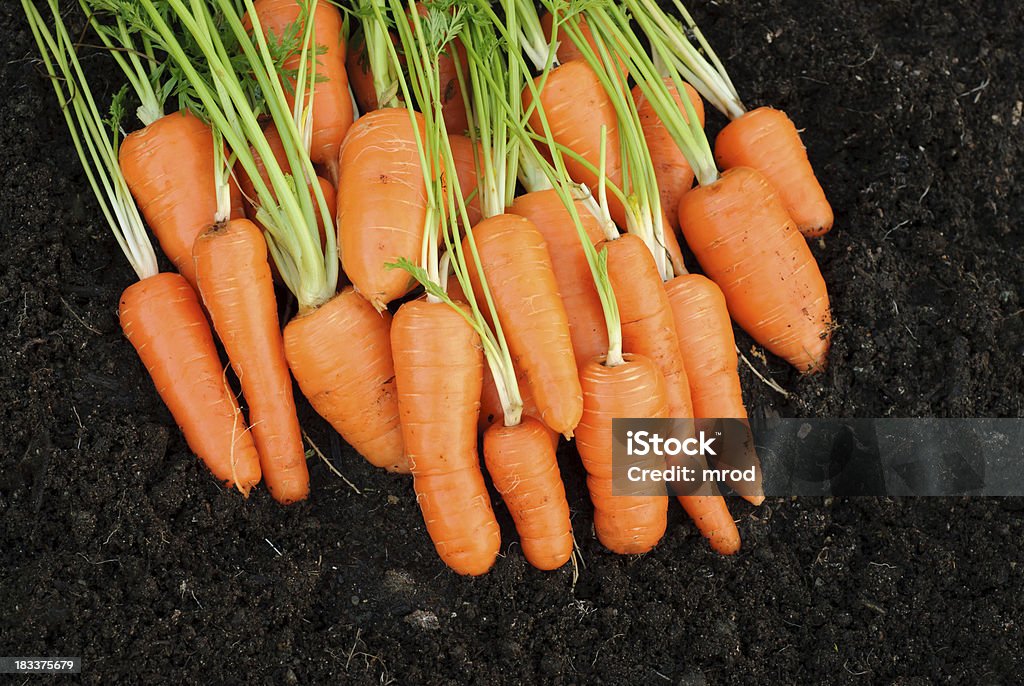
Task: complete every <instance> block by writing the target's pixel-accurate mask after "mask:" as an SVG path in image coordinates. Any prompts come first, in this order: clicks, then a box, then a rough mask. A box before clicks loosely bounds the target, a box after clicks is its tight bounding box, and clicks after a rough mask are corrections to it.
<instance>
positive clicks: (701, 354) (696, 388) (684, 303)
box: [665, 274, 764, 505]
mask: <svg viewBox="0 0 1024 686" xmlns="http://www.w3.org/2000/svg"><path fill="white" fill-rule="evenodd" d="M665 292H666V293H667V294H668V299H669V302H670V303H671V305H672V316H673V319H675V323H676V335H677V336H678V337H679V350H680V352H681V353H682V355H683V364H684V366H685V367H686V372H687V377H688V378H689V381H690V397H691V398H692V399H693V414H694V417H697V418H698V419H701V418H707V419H723V418H732V419H739V420H746V418H747V410H746V407H744V405H743V394H742V391H741V389H740V378H739V374H738V373H737V371H736V365H737V358H736V340H735V338H734V337H733V333H732V322H731V321H730V319H729V311H728V309H727V307H726V304H725V296H724V295H722V290H721V289H720V288H719V287H718V286H716V285H715V283H714V282H713V281H711V280H710V279H708V278H707V277H705V276H701V275H700V274H682V275H680V276H677V277H676V278H674V279H672V280H671V281H669V282H668V283H666V284H665ZM748 450H749V452H748V454H747V458H748V459H749V460H750V461H751V462H753V461H754V460H756V459H757V453H756V450H755V448H754V446H753V445H748ZM730 485H732V486H733V487H734V488H735V489H737V490H738V491H739V493H740V494H741V495H742V496H743V497H744V498H745V499H746V500H747V501H749V502H750V503H752V504H753V505H760V504H761V503H762V502H763V501H764V495H763V491H762V489H761V485H760V483H759V482H758V483H756V484H747V483H742V482H736V483H732V484H730Z"/></svg>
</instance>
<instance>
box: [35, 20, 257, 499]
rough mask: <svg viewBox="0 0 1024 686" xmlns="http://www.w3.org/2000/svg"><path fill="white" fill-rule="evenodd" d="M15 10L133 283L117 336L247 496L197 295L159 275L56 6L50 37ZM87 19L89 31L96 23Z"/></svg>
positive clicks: (251, 481) (245, 437)
mask: <svg viewBox="0 0 1024 686" xmlns="http://www.w3.org/2000/svg"><path fill="white" fill-rule="evenodd" d="M22 8H23V10H24V11H25V14H26V17H27V19H28V23H29V27H30V29H31V31H32V34H33V37H34V38H35V40H36V44H37V46H38V48H39V52H40V54H41V56H42V61H43V64H44V65H45V68H46V71H47V72H48V74H49V76H50V83H51V84H52V85H53V89H54V92H55V94H56V96H57V101H58V104H59V105H60V110H61V112H62V113H63V115H64V119H65V122H66V124H67V127H68V132H69V133H70V134H71V139H72V142H73V143H74V146H75V150H76V152H77V153H78V156H79V159H80V161H81V163H82V167H83V168H84V170H85V173H86V178H87V179H88V181H89V185H90V186H91V187H92V190H93V193H94V194H95V196H96V200H97V202H98V204H99V205H100V209H101V210H102V212H103V215H104V217H105V219H106V220H107V223H108V225H109V227H110V229H111V232H112V233H113V234H114V236H115V238H116V239H117V242H118V245H119V246H120V247H121V250H122V252H123V253H124V255H125V257H126V258H127V259H128V262H129V263H130V264H131V266H132V268H133V269H134V271H135V273H136V275H137V276H138V278H139V281H138V282H136V283H134V284H132V285H131V286H129V287H128V288H126V289H125V290H124V292H123V293H122V295H121V301H120V307H119V308H118V309H119V317H120V323H121V328H122V330H123V331H124V334H125V337H126V338H127V339H128V341H129V342H130V343H131V344H132V346H133V347H134V348H135V350H136V352H137V353H138V355H139V358H140V359H141V360H142V363H143V365H144V366H145V367H146V370H147V371H148V372H149V375H150V377H151V378H152V379H153V383H154V385H155V386H156V388H157V392H158V393H159V394H160V397H161V399H162V400H163V401H164V403H165V404H166V405H167V408H168V409H169V410H170V412H171V415H172V416H173V417H174V420H175V422H176V423H177V424H178V426H179V427H180V428H181V431H182V433H183V434H184V435H185V440H186V441H187V442H188V445H189V448H190V449H191V450H192V451H193V452H194V453H195V454H196V455H197V456H198V457H199V459H200V460H202V461H203V463H204V464H205V465H206V466H207V467H208V468H209V469H210V471H211V472H212V473H213V474H214V476H215V477H216V478H217V479H218V480H219V481H221V482H222V483H225V484H227V485H228V486H229V487H230V486H234V487H236V488H237V489H238V490H239V491H240V492H241V493H242V494H243V495H246V496H247V495H248V494H249V491H250V490H251V489H252V487H253V486H255V485H256V484H257V483H258V482H259V480H260V465H259V456H258V455H257V453H256V448H255V446H254V444H253V441H252V436H251V435H250V434H249V433H248V431H247V430H246V421H245V417H244V416H243V414H242V412H241V410H240V409H239V407H238V404H237V403H236V402H235V398H234V396H233V394H232V393H231V391H230V388H229V387H228V385H227V383H226V380H225V378H224V374H223V370H222V367H221V364H220V359H219V358H218V356H217V349H216V346H215V344H214V342H213V336H212V334H211V333H210V326H209V324H208V323H207V321H206V316H205V315H204V314H203V311H202V308H200V306H199V301H198V299H197V298H196V294H195V291H194V290H193V289H192V287H191V286H190V285H189V284H188V282H187V281H186V280H185V278H184V277H182V276H180V275H178V274H160V273H158V268H157V261H156V254H155V253H154V251H153V246H152V243H151V242H150V240H149V237H148V235H147V234H146V228H145V226H144V224H143V221H142V217H141V216H140V214H139V210H138V208H137V207H136V205H135V203H134V202H133V201H132V196H131V192H130V190H129V188H128V184H127V181H126V180H125V178H124V174H123V172H122V171H121V169H120V166H119V165H118V161H117V147H118V137H119V134H118V129H117V127H116V126H113V127H111V128H112V131H109V132H108V131H107V130H106V127H107V122H106V121H105V119H104V117H103V116H102V115H101V114H100V111H99V109H98V108H97V106H96V103H95V100H94V99H93V96H92V92H91V90H90V88H89V84H88V82H87V81H86V79H85V76H84V74H83V71H82V69H81V65H80V63H79V61H78V56H77V55H76V53H75V44H76V43H75V42H74V40H73V39H72V38H71V35H70V34H69V32H68V29H67V27H66V26H65V24H64V22H63V20H62V18H61V15H60V13H59V12H58V8H57V6H56V5H55V4H54V5H51V6H50V10H51V12H52V16H53V21H54V31H53V32H51V31H50V30H49V29H48V28H47V27H46V24H45V22H44V21H43V18H42V15H41V14H40V13H39V11H38V9H37V8H36V7H35V5H34V3H32V2H29V1H28V0H24V1H23V2H22ZM92 21H93V24H94V26H95V25H96V22H97V20H96V19H93V20H92ZM115 120H116V117H115ZM211 169H212V165H211Z"/></svg>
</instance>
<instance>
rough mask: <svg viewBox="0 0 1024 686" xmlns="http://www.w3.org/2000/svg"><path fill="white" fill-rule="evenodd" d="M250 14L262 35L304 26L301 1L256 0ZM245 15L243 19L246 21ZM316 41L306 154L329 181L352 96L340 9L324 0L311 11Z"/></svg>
mask: <svg viewBox="0 0 1024 686" xmlns="http://www.w3.org/2000/svg"><path fill="white" fill-rule="evenodd" d="M254 9H255V11H256V16H257V18H258V19H259V23H260V26H261V27H262V29H263V32H264V33H265V34H267V35H268V36H269V35H270V34H271V33H272V34H273V35H275V36H278V37H280V36H283V35H285V34H286V32H287V31H288V28H289V27H290V26H292V25H294V24H296V23H298V25H299V27H300V28H299V36H302V35H303V31H304V29H305V26H304V24H303V22H302V3H300V2H299V0H256V2H255V4H254ZM250 19H251V18H250V17H248V16H247V17H246V21H247V22H248V21H250ZM313 31H314V33H315V39H316V45H317V47H318V48H322V51H320V52H318V53H317V55H316V76H317V79H316V84H315V88H314V92H313V93H312V94H310V95H307V96H306V97H307V98H309V97H312V99H313V126H312V134H313V136H312V144H311V146H310V150H309V157H310V159H312V160H313V162H316V163H318V164H322V165H325V166H326V167H327V169H328V175H329V176H330V179H331V181H332V182H336V181H337V179H338V167H337V164H338V150H339V148H340V147H341V142H342V140H344V138H345V134H346V132H347V131H348V129H349V127H350V126H351V125H352V98H351V96H350V94H349V90H348V74H347V72H346V71H345V44H344V36H343V33H342V17H341V11H340V10H339V9H338V8H337V7H336V6H334V5H332V4H331V3H329V2H318V3H317V5H316V10H315V13H314V15H313ZM301 60H302V56H301V54H300V52H299V51H296V54H294V55H291V56H290V57H288V58H287V59H286V60H285V61H284V68H285V69H286V70H295V69H297V68H298V66H299V64H300V62H301ZM291 85H292V88H291V89H288V88H286V89H285V97H286V99H287V101H288V105H289V107H294V99H295V95H294V94H295V84H294V80H293V82H292V84H291Z"/></svg>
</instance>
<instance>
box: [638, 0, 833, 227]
mask: <svg viewBox="0 0 1024 686" xmlns="http://www.w3.org/2000/svg"><path fill="white" fill-rule="evenodd" d="M625 4H626V5H627V6H628V7H629V8H630V10H631V11H632V12H633V14H634V15H635V16H636V18H637V20H638V21H639V23H640V25H641V28H642V29H643V31H644V33H646V34H647V36H648V38H652V40H657V41H658V42H661V43H662V44H663V45H665V46H667V47H668V50H666V51H665V52H664V53H663V55H662V58H663V59H664V60H665V61H666V62H671V63H673V64H674V65H675V66H676V67H677V68H678V70H679V72H680V73H682V74H683V75H684V76H685V78H686V80H687V81H689V82H690V83H691V84H693V86H694V87H696V88H697V90H699V91H700V92H701V94H702V95H703V96H704V97H705V98H707V99H708V102H710V103H711V104H712V105H713V106H714V107H715V108H716V109H718V110H719V111H720V112H722V113H723V114H725V115H726V116H727V117H729V119H731V120H732V121H731V122H730V123H729V124H728V125H727V126H726V127H725V128H724V129H722V131H721V133H719V135H718V138H717V140H716V141H715V158H716V159H717V161H718V164H719V165H720V166H721V167H723V168H724V169H732V168H734V167H751V168H753V169H756V170H758V171H759V172H761V173H762V174H763V175H764V176H765V177H766V178H767V179H768V181H769V182H770V183H771V184H772V185H773V186H774V187H775V189H776V191H777V192H778V193H779V197H780V199H781V200H782V203H783V205H784V206H785V208H786V211H787V212H789V215H790V216H791V217H792V218H793V221H794V223H795V224H796V227H797V228H798V229H799V230H800V232H801V233H803V234H804V235H805V236H817V235H821V234H823V233H826V232H827V231H828V230H829V229H831V228H832V222H833V214H832V207H831V206H830V205H829V203H828V200H827V199H826V198H825V193H824V191H823V190H822V188H821V184H820V183H818V179H817V178H816V177H815V175H814V170H813V169H812V168H811V164H810V162H809V161H808V159H807V151H806V150H805V149H804V145H803V143H802V142H801V140H800V134H799V133H798V132H797V128H796V126H795V125H794V124H793V122H792V121H790V119H789V117H787V116H786V115H785V113H783V112H781V111H779V110H775V109H772V108H770V107H760V108H757V109H755V110H751V111H747V110H746V108H745V107H744V106H743V103H742V101H741V100H740V98H739V95H738V94H737V92H736V88H735V87H734V86H733V84H732V81H731V80H730V79H729V75H728V74H727V73H726V70H725V67H724V66H723V64H722V62H721V61H720V60H719V59H718V57H717V55H715V52H714V51H713V50H712V49H711V46H710V45H709V44H708V42H707V40H706V39H705V38H704V36H703V34H702V33H701V32H700V29H699V28H697V26H696V24H695V23H694V22H693V19H692V17H691V16H690V14H689V12H687V11H686V7H685V6H683V4H682V2H681V0H673V6H674V8H675V9H676V11H677V13H678V14H679V15H680V16H681V17H682V18H683V20H684V21H685V23H686V26H685V27H684V26H683V24H681V23H680V22H679V21H677V20H675V19H673V18H671V17H669V16H668V14H667V13H666V12H665V10H664V9H662V8H661V7H660V6H659V5H658V3H657V2H655V1H654V0H627V1H626V3H625ZM688 34H692V35H693V37H694V38H695V39H696V42H697V44H698V46H699V48H700V49H698V46H695V45H694V44H693V42H692V41H691V39H690V38H689V36H688Z"/></svg>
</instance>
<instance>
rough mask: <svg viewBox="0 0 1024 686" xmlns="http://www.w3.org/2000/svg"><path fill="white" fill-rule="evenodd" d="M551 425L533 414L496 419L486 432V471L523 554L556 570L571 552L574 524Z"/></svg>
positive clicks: (541, 565) (529, 560) (548, 568)
mask: <svg viewBox="0 0 1024 686" xmlns="http://www.w3.org/2000/svg"><path fill="white" fill-rule="evenodd" d="M549 435H550V430H549V429H548V428H547V427H546V426H544V425H543V424H541V423H540V422H539V421H537V420H536V419H534V418H532V417H529V416H527V417H523V419H522V421H521V422H520V423H519V424H516V425H515V426H503V425H502V424H501V423H500V422H499V423H498V424H494V425H493V426H491V427H490V428H489V429H488V430H487V432H486V433H485V434H484V460H485V463H486V465H487V471H488V473H489V474H490V475H491V479H492V480H493V481H494V487H495V488H496V489H498V493H500V494H501V497H502V499H503V500H504V501H505V504H506V505H507V506H508V509H509V512H510V513H511V514H512V518H513V519H514V520H515V523H516V531H518V532H519V542H520V543H521V544H522V546H523V555H524V556H525V557H526V560H527V561H528V562H529V563H530V564H532V565H533V566H534V567H537V568H538V569H543V570H550V569H557V568H559V567H561V566H562V565H564V564H565V563H566V562H567V561H568V560H569V556H570V555H572V547H573V538H572V525H571V524H570V523H569V505H568V503H567V502H566V499H565V487H564V486H563V485H562V476H561V474H560V473H559V471H558V460H557V459H556V458H555V449H554V448H553V447H552V445H551V442H550V439H549Z"/></svg>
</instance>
